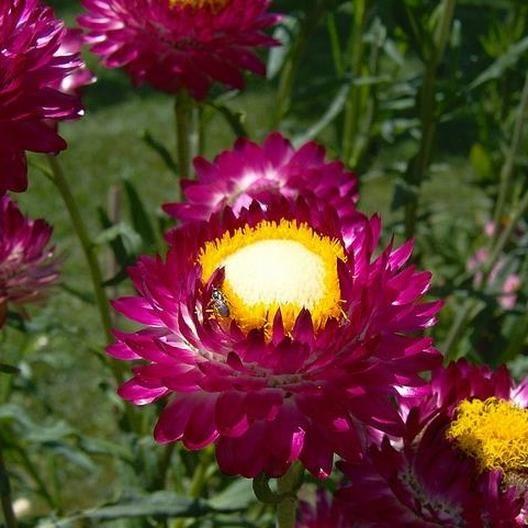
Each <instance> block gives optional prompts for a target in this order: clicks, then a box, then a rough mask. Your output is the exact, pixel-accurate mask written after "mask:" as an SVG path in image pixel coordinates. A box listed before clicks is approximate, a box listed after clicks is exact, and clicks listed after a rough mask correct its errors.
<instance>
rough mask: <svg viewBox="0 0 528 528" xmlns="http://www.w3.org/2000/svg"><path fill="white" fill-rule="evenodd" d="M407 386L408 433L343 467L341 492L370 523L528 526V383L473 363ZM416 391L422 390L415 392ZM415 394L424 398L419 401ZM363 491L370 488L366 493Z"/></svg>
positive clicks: (351, 509) (344, 502) (352, 511)
mask: <svg viewBox="0 0 528 528" xmlns="http://www.w3.org/2000/svg"><path fill="white" fill-rule="evenodd" d="M404 392H405V398H404V404H403V406H402V415H403V416H404V417H405V418H406V422H407V430H406V435H404V437H403V438H400V439H396V438H389V437H388V436H386V437H385V438H384V439H383V441H382V442H381V443H380V444H379V445H375V444H374V445H372V446H371V447H370V449H369V450H368V453H367V455H366V457H365V459H364V460H363V461H362V463H361V464H358V463H356V462H352V463H348V464H343V465H342V468H343V469H344V471H345V474H346V475H347V477H348V478H349V479H350V483H351V484H350V485H349V486H348V487H345V488H344V489H343V490H341V491H340V492H339V502H340V505H341V508H342V511H345V512H346V516H347V518H348V519H349V521H350V522H351V523H352V522H353V521H357V522H358V523H359V525H360V526H362V527H365V528H369V527H370V528H373V527H382V526H387V527H388V526H391V527H395V528H404V527H405V528H427V527H430V528H433V527H439V526H442V527H448V528H455V527H456V528H458V527H460V528H487V527H490V528H491V527H493V528H516V527H520V526H527V522H528V519H527V518H526V517H525V502H526V498H527V494H526V492H527V491H528V479H527V477H526V467H527V465H528V409H527V407H528V382H527V381H526V380H525V381H523V382H522V383H520V384H519V385H517V384H516V383H515V382H514V381H513V380H512V378H511V377H510V375H509V373H508V372H507V370H506V369H505V368H501V369H499V370H498V371H495V372H494V371H492V370H490V369H489V368H488V367H479V366H473V365H470V364H469V363H467V362H465V361H460V362H458V363H457V364H452V365H450V366H449V367H447V368H446V369H443V368H442V369H439V370H438V371H436V372H434V373H433V378H432V380H431V385H430V387H429V388H428V389H425V390H424V388H423V387H422V388H420V389H419V390H418V391H416V394H415V395H414V396H413V395H411V397H410V399H409V391H404ZM410 392H412V391H410ZM413 399H414V404H413ZM357 490H361V493H359V494H358V493H357Z"/></svg>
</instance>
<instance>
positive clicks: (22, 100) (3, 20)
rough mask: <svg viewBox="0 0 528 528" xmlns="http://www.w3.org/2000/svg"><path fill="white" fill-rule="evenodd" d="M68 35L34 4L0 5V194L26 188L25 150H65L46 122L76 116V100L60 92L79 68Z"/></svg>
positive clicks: (17, 0)
mask: <svg viewBox="0 0 528 528" xmlns="http://www.w3.org/2000/svg"><path fill="white" fill-rule="evenodd" d="M70 35H71V34H69V33H68V30H67V29H66V28H65V27H64V24H63V23H62V21H60V20H59V19H57V18H56V17H55V16H54V14H53V12H52V10H51V9H50V8H49V7H46V6H44V5H43V4H42V3H41V2H40V0H12V1H2V2H0V137H1V138H2V141H1V142H0V195H2V194H5V192H6V191H7V190H11V191H16V192H21V191H24V190H25V189H26V187H27V166H26V152H27V151H31V152H44V153H48V154H56V153H57V152H59V151H61V150H64V149H65V148H66V142H65V141H64V139H62V138H61V137H60V136H59V135H58V133H57V130H56V127H55V126H49V125H50V123H51V124H56V123H57V122H58V121H63V120H66V119H75V118H77V117H80V116H81V115H82V105H81V101H80V98H79V97H78V96H77V95H74V94H71V93H66V92H65V91H63V90H64V83H65V82H66V80H67V79H69V78H70V79H71V76H72V75H74V73H75V72H78V71H79V69H81V70H82V68H83V62H82V59H81V56H80V55H79V53H78V52H77V51H78V50H77V51H75V50H72V49H71V48H69V46H68V45H67V41H69V40H70ZM66 91H68V92H69V90H66Z"/></svg>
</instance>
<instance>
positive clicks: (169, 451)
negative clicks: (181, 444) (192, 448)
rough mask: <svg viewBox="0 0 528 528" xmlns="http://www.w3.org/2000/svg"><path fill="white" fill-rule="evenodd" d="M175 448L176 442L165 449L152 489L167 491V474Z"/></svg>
mask: <svg viewBox="0 0 528 528" xmlns="http://www.w3.org/2000/svg"><path fill="white" fill-rule="evenodd" d="M175 448H176V442H173V443H172V444H169V445H167V446H165V447H164V448H163V451H162V453H161V456H160V460H159V464H158V473H157V475H156V478H155V480H154V482H153V486H152V489H154V490H161V489H165V484H166V480H167V474H168V472H169V469H170V466H171V462H172V455H173V454H174V450H175Z"/></svg>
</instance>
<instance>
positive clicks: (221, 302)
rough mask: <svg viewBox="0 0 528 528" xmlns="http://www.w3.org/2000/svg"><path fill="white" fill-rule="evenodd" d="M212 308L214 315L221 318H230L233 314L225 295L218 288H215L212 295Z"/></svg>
mask: <svg viewBox="0 0 528 528" xmlns="http://www.w3.org/2000/svg"><path fill="white" fill-rule="evenodd" d="M211 307H212V309H213V313H214V314H215V315H217V316H220V317H229V315H230V313H231V312H230V311H229V306H228V305H227V300H226V298H225V297H224V294H223V293H222V292H221V291H220V290H219V289H217V288H213V291H212V293H211Z"/></svg>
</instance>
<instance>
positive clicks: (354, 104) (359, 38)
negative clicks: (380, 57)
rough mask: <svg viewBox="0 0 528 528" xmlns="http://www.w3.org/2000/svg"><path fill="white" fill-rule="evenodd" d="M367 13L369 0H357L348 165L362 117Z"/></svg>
mask: <svg viewBox="0 0 528 528" xmlns="http://www.w3.org/2000/svg"><path fill="white" fill-rule="evenodd" d="M366 15H367V0H355V2H354V18H353V23H352V33H351V37H350V46H349V48H350V57H351V60H350V72H351V74H352V80H351V82H352V85H351V87H350V92H349V95H348V99H347V102H346V105H345V119H344V127H343V160H344V161H345V163H346V164H347V165H350V164H352V163H353V160H352V159H351V158H352V154H353V150H354V144H355V142H356V140H357V132H358V128H359V119H360V99H361V97H360V96H361V86H358V84H357V83H356V81H357V79H358V78H359V77H360V76H361V70H362V67H363V50H364V42H363V33H364V30H365V22H366Z"/></svg>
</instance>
